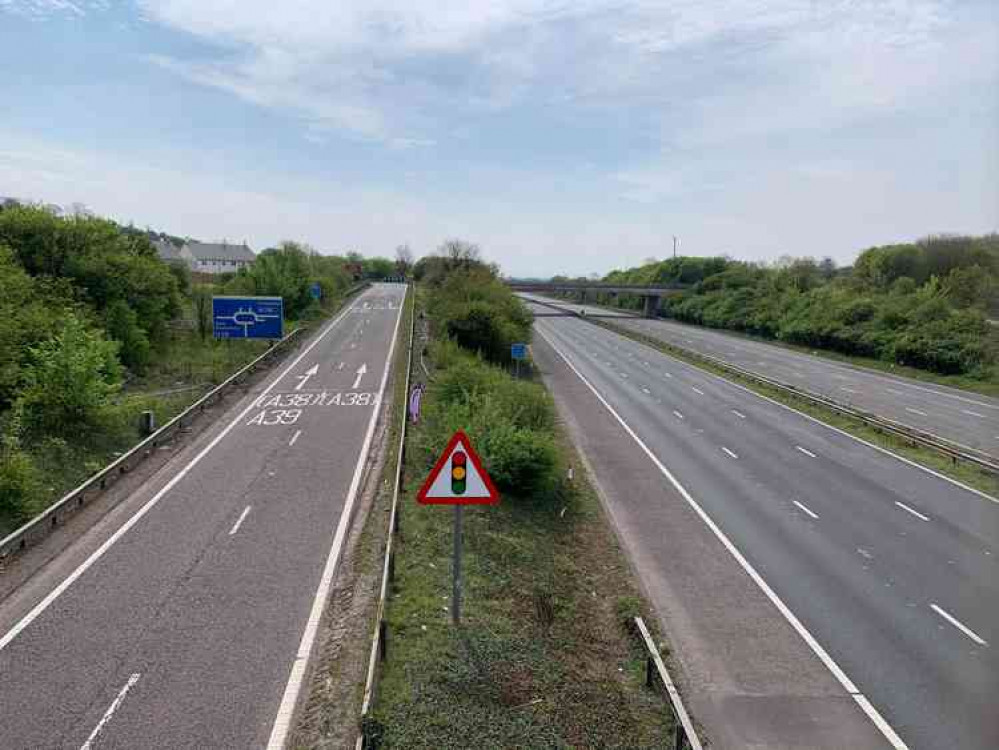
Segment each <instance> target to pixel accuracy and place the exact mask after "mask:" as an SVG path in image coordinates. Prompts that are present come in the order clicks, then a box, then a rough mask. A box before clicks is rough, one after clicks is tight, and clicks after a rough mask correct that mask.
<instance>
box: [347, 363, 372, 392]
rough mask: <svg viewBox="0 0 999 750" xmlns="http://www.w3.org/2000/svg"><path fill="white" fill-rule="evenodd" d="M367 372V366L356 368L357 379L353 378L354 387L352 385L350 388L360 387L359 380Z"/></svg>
mask: <svg viewBox="0 0 999 750" xmlns="http://www.w3.org/2000/svg"><path fill="white" fill-rule="evenodd" d="M367 371H368V366H367V365H366V364H365V365H361V366H360V367H358V368H357V373H356V374H357V377H356V378H354V385H352V386H351V388H357V387H358V386H360V385H361V378H363V377H364V373H366V372H367Z"/></svg>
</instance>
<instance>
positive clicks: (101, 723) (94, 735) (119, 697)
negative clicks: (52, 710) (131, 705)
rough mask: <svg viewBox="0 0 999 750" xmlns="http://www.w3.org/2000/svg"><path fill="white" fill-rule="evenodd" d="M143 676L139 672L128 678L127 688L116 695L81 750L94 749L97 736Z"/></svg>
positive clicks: (81, 746)
mask: <svg viewBox="0 0 999 750" xmlns="http://www.w3.org/2000/svg"><path fill="white" fill-rule="evenodd" d="M141 676H142V675H141V674H139V673H138V672H133V673H132V675H131V676H130V677H129V678H128V682H126V683H125V686H124V687H123V688H122V689H121V690H119V691H118V695H116V696H115V699H114V700H113V701H111V705H110V706H108V708H107V711H105V712H104V715H103V716H102V717H101V720H100V721H99V722H97V726H96V727H94V730H93V731H92V732H91V733H90V736H89V737H87V741H86V742H84V743H83V744H82V745H80V750H90V748H91V747H93V742H94V740H95V739H97V735H99V734H100V733H101V730H103V729H104V727H105V726H106V725H107V723H108V722H109V721H111V717H112V716H114V712H115V711H117V710H118V707H119V706H121V703H122V701H124V700H125V696H126V695H128V691H129V690H131V689H132V686H133V685H135V683H137V682H138V681H139V678H140V677H141Z"/></svg>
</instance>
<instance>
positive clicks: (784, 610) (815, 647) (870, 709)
mask: <svg viewBox="0 0 999 750" xmlns="http://www.w3.org/2000/svg"><path fill="white" fill-rule="evenodd" d="M537 330H538V333H539V334H540V335H541V338H543V339H544V340H545V341H546V342H548V345H549V346H551V347H552V349H554V350H555V353H556V354H558V355H559V357H561V358H562V361H563V362H565V363H566V365H568V366H569V369H571V370H572V371H573V372H574V373H576V377H578V378H579V379H580V380H581V381H583V383H584V384H585V385H586V387H587V388H589V389H590V390H591V391H592V392H593V395H594V396H596V397H597V400H599V401H600V403H601V404H603V405H604V408H606V409H607V411H609V412H610V413H611V415H612V416H613V417H614V418H615V419H616V420H617V421H618V423H619V424H620V425H621V427H622V428H623V429H624V431H625V432H627V433H628V435H629V436H631V438H632V440H634V441H635V442H636V443H637V444H638V446H639V447H640V448H641V449H642V451H644V453H645V454H646V455H647V456H648V457H649V459H650V460H651V461H652V463H653V464H655V466H656V468H657V469H659V471H660V472H661V473H662V475H663V476H665V477H666V479H667V480H669V482H670V484H672V485H673V487H674V488H675V489H676V491H677V492H678V493H679V494H680V496H681V497H682V498H683V499H684V500H685V501H686V502H687V504H688V505H689V506H690V507H691V508H692V509H693V510H694V512H695V513H697V515H698V516H700V518H701V520H702V521H703V522H704V523H705V525H706V526H707V527H708V528H709V529H710V530H711V531H712V533H713V534H714V535H715V536H716V537H717V538H718V541H720V542H721V543H722V545H723V546H724V547H725V549H726V550H728V552H729V554H731V555H732V557H734V558H735V560H736V562H738V563H739V565H740V566H742V569H743V570H744V571H746V573H747V574H748V575H749V577H750V578H751V579H752V580H753V582H754V583H755V584H756V585H757V586H758V587H759V588H760V590H761V591H762V592H763V593H764V594H765V595H766V597H767V598H768V599H769V600H770V601H771V603H772V604H773V605H774V606H775V607H776V608H777V611H778V612H780V613H781V615H783V616H784V619H785V620H787V621H788V623H789V624H790V625H791V627H792V628H794V630H795V631H796V632H797V633H798V635H799V636H801V639H802V640H803V641H805V643H806V644H808V647H809V648H810V649H811V650H812V652H813V653H814V654H815V655H816V656H817V657H818V658H819V660H820V661H821V662H822V663H823V665H825V667H826V669H828V670H829V671H830V672H831V673H832V675H833V677H835V678H836V679H837V680H838V681H839V683H840V685H842V686H843V688H844V689H845V690H846V692H848V693H849V694H850V695H851V696H853V698H854V700H855V701H856V702H857V705H859V706H860V708H861V709H862V710H863V711H864V713H865V714H866V715H867V716H868V718H870V719H871V721H873V722H874V724H875V726H877V728H878V729H879V730H880V731H881V733H882V734H883V735H884V736H885V739H887V740H888V742H889V743H891V745H892V747H894V748H895V749H896V750H907V745H906V744H905V743H904V742H903V741H902V739H901V738H900V737H899V736H898V734H897V733H896V732H895V730H894V729H892V728H891V726H890V725H889V724H888V722H886V721H885V720H884V718H883V717H882V716H881V714H880V713H879V712H878V710H877V709H876V708H875V707H874V706H873V705H872V704H871V702H870V701H868V700H867V699H866V698H864V697H863V695H862V694H861V693H860V691H859V690H858V689H857V686H856V685H855V684H854V683H853V681H852V680H851V679H850V678H849V677H847V675H846V673H845V672H844V671H843V670H842V669H841V668H840V666H839V665H838V664H837V663H836V662H835V661H834V660H833V658H832V657H831V656H830V655H829V654H828V652H827V651H826V650H825V649H824V648H823V647H822V645H821V644H820V643H819V642H818V641H817V640H815V637H814V636H813V635H812V634H811V633H810V632H809V631H808V629H807V628H806V627H805V626H804V625H803V624H802V623H801V621H800V620H799V619H798V618H797V616H796V615H795V614H794V613H793V612H792V611H791V610H790V609H789V608H788V606H787V605H786V604H784V601H783V600H782V599H781V598H780V597H779V596H778V595H777V592H775V591H774V590H773V589H772V588H770V584H768V583H767V582H766V581H765V580H764V579H763V576H761V575H760V574H759V573H758V572H757V571H756V568H754V567H753V566H752V564H751V563H750V562H749V560H747V559H746V558H745V557H744V556H743V554H742V552H740V551H739V549H738V547H736V546H735V544H734V543H733V542H732V540H731V539H729V538H728V536H727V535H726V534H725V532H724V531H722V530H721V528H720V527H719V526H718V525H717V524H716V523H715V522H714V521H713V520H712V519H711V516H709V515H708V514H707V512H706V511H705V510H704V509H703V508H702V507H701V506H700V505H699V504H698V502H697V501H696V500H694V498H693V497H691V495H690V493H689V492H687V490H686V488H685V487H684V486H683V485H682V484H680V482H679V480H677V478H676V477H674V476H673V474H672V473H671V472H670V470H669V469H667V468H666V466H665V465H664V464H663V463H662V461H660V460H659V458H658V457H657V456H656V455H655V454H654V453H653V452H652V450H651V449H650V448H649V447H648V446H647V445H646V444H645V442H644V441H643V440H642V439H641V438H640V437H639V436H638V435H637V434H636V433H635V431H634V430H633V429H631V427H630V426H629V425H628V423H627V422H625V421H624V419H623V418H622V417H621V415H620V414H618V413H617V411H616V410H615V409H614V407H612V406H611V405H610V404H609V403H608V402H607V400H606V399H605V398H604V397H603V395H602V394H601V393H600V392H599V391H598V390H597V389H596V388H594V387H593V384H592V383H590V381H589V380H587V379H586V378H585V377H584V376H583V374H582V373H581V372H580V371H579V370H577V369H576V366H575V365H573V364H572V362H570V361H569V359H568V357H566V356H565V354H563V353H562V351H561V350H560V349H559V348H558V347H557V346H555V344H554V342H552V340H551V339H549V338H548V336H546V335H545V334H544V332H543V331H542V330H541V329H540V328H538V329H537ZM861 698H863V700H861Z"/></svg>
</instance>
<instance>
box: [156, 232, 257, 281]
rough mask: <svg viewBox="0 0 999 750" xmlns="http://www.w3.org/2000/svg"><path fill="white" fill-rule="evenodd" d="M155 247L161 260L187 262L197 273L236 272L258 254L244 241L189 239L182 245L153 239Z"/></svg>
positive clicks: (248, 264)
mask: <svg viewBox="0 0 999 750" xmlns="http://www.w3.org/2000/svg"><path fill="white" fill-rule="evenodd" d="M153 247H155V248H156V254H157V255H159V257H160V259H161V260H164V261H166V262H167V263H186V264H187V265H188V266H189V267H190V269H191V270H192V271H195V272H197V273H211V274H216V273H236V271H238V270H239V269H240V268H247V267H249V266H251V265H252V264H253V261H254V260H256V257H257V256H256V255H255V254H254V252H253V251H252V250H251V249H250V248H249V247H248V246H247V244H246V243H245V242H244V243H243V244H242V245H230V244H229V243H228V242H196V241H194V240H189V241H188V242H185V243H184V244H183V245H181V246H180V247H177V246H176V245H174V244H173V243H171V242H169V241H166V240H153Z"/></svg>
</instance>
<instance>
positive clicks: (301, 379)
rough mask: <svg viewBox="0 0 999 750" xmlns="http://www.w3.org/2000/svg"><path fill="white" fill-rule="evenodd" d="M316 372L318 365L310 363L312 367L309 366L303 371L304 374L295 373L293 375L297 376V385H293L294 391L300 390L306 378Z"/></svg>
mask: <svg viewBox="0 0 999 750" xmlns="http://www.w3.org/2000/svg"><path fill="white" fill-rule="evenodd" d="M317 372H319V365H312V367H310V368H309V369H308V370H306V371H305V374H304V375H296V376H295V377H296V378H298V385H296V386H295V390H296V391H300V390H302V386H303V385H305V383H306V382H307V381H308V379H309V378H311V377H312V376H313V375H315V374H316V373H317Z"/></svg>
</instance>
